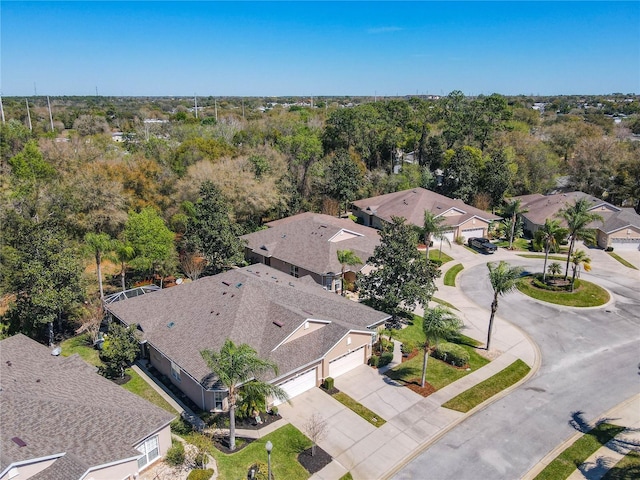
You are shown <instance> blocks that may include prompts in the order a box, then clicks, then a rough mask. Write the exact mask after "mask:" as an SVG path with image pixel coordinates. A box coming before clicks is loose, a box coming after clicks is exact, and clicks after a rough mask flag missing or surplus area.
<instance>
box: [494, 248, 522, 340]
mask: <svg viewBox="0 0 640 480" xmlns="http://www.w3.org/2000/svg"><path fill="white" fill-rule="evenodd" d="M487 268H488V269H489V280H490V281H491V287H492V288H493V302H491V317H490V318H489V332H488V333H487V351H488V350H489V347H490V345H491V332H492V330H493V320H494V318H495V315H496V312H497V311H498V296H499V295H505V294H507V293H509V292H511V291H512V290H514V289H515V288H516V285H517V283H518V279H519V278H520V274H522V268H521V267H512V266H511V265H509V264H508V263H507V262H505V261H504V260H501V261H500V263H498V264H496V263H495V262H489V263H487Z"/></svg>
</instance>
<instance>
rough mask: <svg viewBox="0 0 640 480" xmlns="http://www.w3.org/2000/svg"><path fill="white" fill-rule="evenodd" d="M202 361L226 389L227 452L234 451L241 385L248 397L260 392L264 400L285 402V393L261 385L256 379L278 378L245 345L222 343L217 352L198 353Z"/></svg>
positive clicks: (272, 368)
mask: <svg viewBox="0 0 640 480" xmlns="http://www.w3.org/2000/svg"><path fill="white" fill-rule="evenodd" d="M200 355H202V358H203V359H204V361H205V362H207V366H208V367H209V369H210V370H211V371H212V372H213V374H214V375H215V376H216V377H218V380H219V381H220V382H221V383H222V384H223V385H224V386H225V387H226V388H227V390H228V397H229V450H235V449H236V404H237V401H238V395H239V394H240V393H241V391H242V387H243V386H244V385H247V386H249V388H250V389H251V391H252V394H255V393H256V392H261V393H262V394H263V395H264V396H265V397H267V396H272V397H275V398H277V399H278V400H283V401H288V399H289V397H288V395H287V393H286V392H285V391H284V390H283V389H282V388H280V387H277V386H275V385H271V384H270V383H267V382H263V381H261V380H260V379H259V377H260V376H261V375H262V374H264V373H266V372H268V371H272V372H273V373H274V374H275V375H277V374H278V367H277V366H276V364H275V363H273V362H270V361H268V360H262V359H261V358H259V357H258V353H257V352H256V351H255V350H254V349H253V348H251V346H249V345H247V344H246V343H243V344H240V345H236V344H235V343H233V341H231V340H230V339H228V338H227V339H226V340H225V342H224V344H223V345H222V348H220V351H219V352H215V351H213V350H202V351H201V352H200Z"/></svg>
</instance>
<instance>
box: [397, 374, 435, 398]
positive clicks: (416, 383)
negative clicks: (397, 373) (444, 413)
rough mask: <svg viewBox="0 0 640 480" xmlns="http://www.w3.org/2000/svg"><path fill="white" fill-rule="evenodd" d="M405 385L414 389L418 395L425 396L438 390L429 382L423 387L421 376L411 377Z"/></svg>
mask: <svg viewBox="0 0 640 480" xmlns="http://www.w3.org/2000/svg"><path fill="white" fill-rule="evenodd" d="M404 386H405V387H407V388H409V389H411V390H413V391H414V392H416V393H417V394H418V395H422V396H423V397H428V396H429V395H431V394H432V393H433V392H435V391H436V389H435V388H433V386H432V385H431V384H430V383H429V382H424V387H421V386H420V379H419V378H412V379H410V380H409V381H408V382H405V383H404Z"/></svg>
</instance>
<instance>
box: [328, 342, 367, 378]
mask: <svg viewBox="0 0 640 480" xmlns="http://www.w3.org/2000/svg"><path fill="white" fill-rule="evenodd" d="M363 364H364V346H362V347H360V348H358V349H357V350H354V351H353V352H351V353H347V354H346V355H343V356H341V357H338V358H336V359H335V360H331V361H330V362H329V376H330V377H333V378H336V377H339V376H340V375H344V374H345V373H347V372H349V371H351V370H353V369H354V368H356V367H358V366H360V365H363Z"/></svg>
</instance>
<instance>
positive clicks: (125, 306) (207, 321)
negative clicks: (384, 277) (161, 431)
mask: <svg viewBox="0 0 640 480" xmlns="http://www.w3.org/2000/svg"><path fill="white" fill-rule="evenodd" d="M240 284H242V285H241V286H237V285H240ZM107 308H108V309H109V310H110V311H111V312H113V314H114V315H116V316H117V317H118V318H119V319H120V320H122V321H123V322H125V323H127V324H131V323H137V324H139V325H140V326H141V327H142V330H143V331H144V337H145V339H146V340H148V341H149V342H150V343H151V344H152V345H154V346H155V347H156V348H158V350H160V351H161V352H162V353H163V354H164V355H165V356H167V357H168V358H170V359H171V360H172V361H173V362H175V363H176V364H178V365H179V366H180V367H181V368H182V369H183V370H185V371H186V372H188V373H189V375H191V376H192V377H194V378H195V379H197V380H198V381H201V382H205V383H206V384H207V385H209V384H210V381H211V378H210V375H209V373H210V372H209V369H208V367H207V365H206V363H205V361H204V360H203V359H202V357H201V355H200V351H202V350H205V349H210V350H219V349H220V347H221V346H222V344H223V343H224V341H225V339H226V338H230V339H231V340H233V341H234V342H235V343H248V344H249V345H251V346H252V347H253V348H254V349H256V351H257V352H258V355H259V356H260V357H262V358H267V359H272V360H274V361H276V362H278V363H280V362H283V364H282V365H279V369H280V373H281V374H286V373H287V372H288V371H289V370H290V369H295V368H299V367H301V366H303V365H305V364H306V363H308V362H309V361H311V360H314V359H315V358H309V357H313V356H314V355H313V354H311V351H312V350H313V348H315V347H313V345H315V343H313V342H315V341H316V339H315V337H314V336H312V335H305V336H303V337H302V338H301V339H300V340H301V342H298V343H299V344H300V345H301V346H302V348H301V349H300V350H301V352H300V353H301V355H299V356H298V355H295V356H291V357H288V358H287V359H286V362H284V360H283V357H282V355H280V353H279V352H278V351H279V350H280V348H282V347H280V348H278V350H276V353H275V354H274V353H272V350H273V348H275V347H276V346H277V345H278V344H280V343H281V342H282V341H283V340H285V339H286V338H287V337H288V336H289V335H290V334H291V333H292V332H293V331H294V330H295V329H296V328H298V327H299V326H300V325H301V324H302V323H303V322H304V321H305V320H306V319H308V318H311V319H318V320H326V321H329V322H331V325H330V328H327V327H323V328H322V329H321V331H323V330H326V331H325V332H324V333H323V335H328V334H329V333H330V332H334V330H336V332H342V335H344V334H346V333H347V332H348V331H349V330H351V329H359V330H362V329H365V328H366V327H368V326H370V325H374V324H379V323H382V322H383V321H384V320H385V319H386V318H388V317H389V315H387V314H385V313H382V312H378V311H376V310H374V309H372V308H369V307H367V306H365V305H362V304H359V303H357V302H353V301H351V300H348V299H346V298H343V297H341V296H340V295H336V294H335V293H330V292H327V291H325V290H323V289H321V288H318V286H317V285H315V284H309V283H308V282H305V281H302V280H300V279H296V278H294V277H292V276H289V275H286V274H284V273H282V272H279V271H277V270H275V269H273V268H270V267H267V266H265V265H253V266H251V267H245V268H241V269H233V270H229V271H227V272H224V273H221V274H219V275H214V276H211V277H203V278H200V279H199V280H197V281H195V282H192V283H188V284H183V285H180V286H177V287H173V288H170V289H165V290H162V291H159V292H155V293H153V294H149V295H142V296H139V297H135V298H130V299H127V300H123V301H120V302H115V303H112V304H110V305H108V306H107ZM176 312H181V313H176ZM170 321H172V322H174V326H173V327H172V328H168V327H167V324H168V323H169V322H170ZM274 321H278V322H279V323H281V326H278V325H276V324H274V323H273V322H274ZM337 335H338V333H331V338H333V337H334V336H337ZM296 342H297V340H296ZM322 345H326V343H323V344H322ZM312 347H313V348H312Z"/></svg>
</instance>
